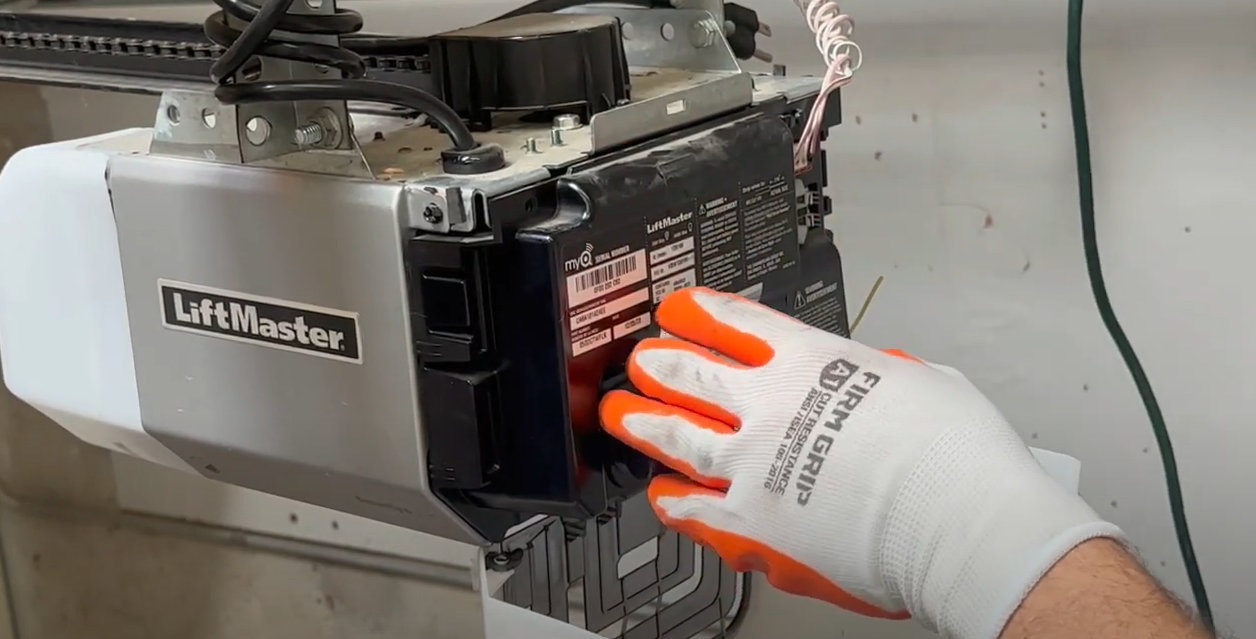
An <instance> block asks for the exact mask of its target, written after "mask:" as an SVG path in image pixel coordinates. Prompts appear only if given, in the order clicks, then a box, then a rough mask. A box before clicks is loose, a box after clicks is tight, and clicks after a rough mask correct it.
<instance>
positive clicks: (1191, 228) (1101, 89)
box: [50, 0, 1256, 639]
mask: <svg viewBox="0 0 1256 639" xmlns="http://www.w3.org/2000/svg"><path fill="white" fill-rule="evenodd" d="M471 4H472V3H470V2H467V3H465V4H463V3H455V2H454V1H453V0H442V6H440V7H437V6H435V4H432V3H426V2H425V3H424V4H423V5H422V9H420V8H419V6H420V5H419V3H418V2H417V1H416V0H391V1H385V0H373V1H372V2H369V3H363V4H362V5H360V6H361V8H363V9H364V11H365V12H366V13H367V17H368V27H372V26H373V27H374V29H376V30H388V31H392V32H402V31H405V32H410V33H425V32H427V31H429V30H433V29H438V28H444V27H446V26H454V25H456V24H458V23H462V22H470V21H473V20H476V19H479V18H483V17H488V16H490V15H493V14H494V13H497V12H498V11H500V9H501V8H503V7H511V6H515V5H517V4H518V3H515V2H509V3H507V2H501V1H499V0H494V1H493V2H478V3H475V7H474V8H472V7H470V6H468V5H471ZM745 4H748V5H751V6H754V7H756V8H759V9H760V10H762V11H764V12H765V20H766V21H768V22H770V23H771V24H772V25H773V27H775V32H776V37H775V38H773V41H772V42H771V44H770V45H765V48H767V49H769V50H770V51H772V52H773V53H774V54H776V55H777V58H778V61H779V62H785V63H786V64H788V65H789V66H790V68H791V70H792V71H795V72H798V71H803V70H812V71H814V70H816V67H815V65H814V58H815V56H814V54H813V52H812V50H811V49H809V48H808V47H807V46H806V42H805V40H804V35H805V34H803V33H802V32H801V31H800V28H801V26H800V20H799V18H798V17H797V16H796V14H795V13H794V12H793V10H792V8H791V6H790V3H788V2H786V1H785V0H775V1H773V2H766V1H765V0H757V1H749V0H747V1H746V2H745ZM1089 4H1090V11H1089V20H1088V38H1087V41H1086V52H1085V53H1086V74H1087V83H1088V85H1087V93H1088V96H1089V105H1090V110H1091V125H1092V130H1091V132H1092V138H1093V144H1094V153H1095V169H1096V175H1095V178H1096V182H1097V184H1096V186H1097V202H1098V207H1099V233H1100V236H1101V239H1100V241H1101V244H1102V250H1103V258H1104V264H1105V270H1106V272H1107V278H1108V282H1109V288H1110V290H1111V293H1112V297H1113V301H1114V303H1115V306H1116V308H1117V312H1118V314H1119V316H1120V317H1121V319H1122V321H1123V322H1124V324H1125V327H1126V329H1127V332H1128V333H1129V336H1130V338H1131V339H1132V341H1133V342H1134V344H1135V346H1136V347H1137V348H1138V350H1139V353H1140V354H1141V355H1142V358H1143V363H1144V364H1145V366H1146V368H1147V370H1148V373H1149V375H1150V377H1151V379H1152V382H1153V384H1154V385H1155V387H1156V389H1157V391H1158V394H1159V396H1160V400H1161V404H1162V406H1163V408H1164V411H1165V414H1166V416H1167V418H1168V420H1169V423H1170V427H1171V430H1172V433H1173V436H1174V443H1175V444H1176V446H1177V449H1178V459H1179V462H1180V466H1181V471H1182V475H1183V483H1184V485H1185V496H1186V501H1187V505H1188V510H1189V516H1190V520H1191V523H1192V531H1193V533H1194V535H1195V542H1196V548H1197V550H1198V554H1199V556H1200V559H1201V563H1202V568H1203V571H1204V576H1205V579H1206V581H1207V584H1208V585H1209V586H1210V590H1211V595H1212V600H1213V605H1214V609H1215V612H1216V614H1217V618H1218V620H1219V622H1220V623H1221V624H1222V626H1223V627H1226V628H1229V629H1231V630H1233V631H1234V632H1235V633H1236V634H1237V635H1248V636H1250V635H1256V609H1253V607H1252V606H1251V605H1250V603H1249V600H1250V590H1249V588H1248V584H1247V579H1246V578H1247V577H1248V575H1252V574H1256V555H1254V554H1253V553H1252V552H1249V551H1248V547H1247V544H1245V543H1244V542H1245V540H1247V539H1250V538H1251V537H1252V535H1253V534H1254V533H1256V516H1253V514H1252V509H1251V508H1248V507H1246V506H1247V502H1246V500H1245V498H1243V497H1242V495H1243V494H1244V490H1243V487H1244V485H1245V484H1250V483H1252V482H1253V480H1254V479H1256V475H1254V474H1253V473H1256V471H1253V470H1252V465H1251V462H1250V460H1251V455H1252V453H1250V452H1248V450H1249V449H1251V448H1252V447H1253V445H1256V441H1254V440H1256V435H1253V434H1251V433H1249V431H1247V428H1250V427H1252V425H1253V422H1256V410H1254V409H1253V408H1251V407H1250V406H1249V405H1248V404H1246V402H1245V400H1246V399H1247V397H1248V396H1249V395H1250V394H1251V391H1250V389H1251V388H1254V387H1256V372H1253V371H1252V370H1250V367H1249V366H1248V365H1247V362H1248V361H1249V360H1247V356H1248V355H1249V354H1252V352H1253V351H1256V340H1252V339H1250V338H1249V335H1248V331H1247V327H1249V326H1252V325H1254V324H1256V298H1254V297H1253V296H1252V295H1251V293H1249V288H1250V286H1249V275H1248V274H1249V273H1251V272H1253V270H1254V269H1256V254H1253V253H1252V252H1250V251H1249V250H1248V247H1247V244H1248V243H1249V242H1250V241H1251V240H1250V238H1256V215H1252V212H1253V211H1256V188H1253V186H1252V184H1253V180H1252V178H1251V177H1250V176H1252V175H1256V153H1253V152H1252V151H1251V149H1253V148H1256V119H1253V118H1252V117H1251V115H1250V114H1251V110H1252V107H1251V105H1252V104H1253V99H1254V98H1256V46H1254V45H1253V42H1254V41H1253V40H1252V38H1251V35H1250V28H1251V25H1253V24H1256V21H1253V19H1254V18H1256V4H1253V3H1250V2H1248V1H1247V0H1193V1H1192V2H1189V3H1186V2H1177V1H1173V0H1091V2H1090V3H1089ZM845 5H846V6H845V7H844V8H845V9H846V10H847V12H848V13H850V14H852V15H853V16H854V17H855V19H856V21H857V23H858V27H857V31H856V36H857V39H858V40H859V41H860V43H861V44H862V45H863V48H864V50H865V58H866V60H865V66H864V68H863V70H862V72H861V73H860V75H859V76H858V78H857V79H856V81H855V83H854V85H853V86H852V87H851V88H850V89H849V90H848V91H847V92H846V94H845V100H846V109H845V113H846V117H847V123H846V125H844V126H843V127H841V128H840V129H839V131H838V132H837V133H836V134H835V135H834V137H833V140H832V142H831V144H830V150H831V154H832V155H831V158H832V164H833V167H834V170H833V189H834V195H835V201H836V203H837V213H836V215H835V223H836V225H837V229H838V232H839V244H840V246H841V248H842V249H843V251H844V253H845V256H846V258H847V268H848V287H849V288H848V291H849V292H848V296H849V298H850V299H851V301H852V304H857V303H858V302H859V301H861V300H862V298H863V296H864V294H865V293H866V291H867V290H868V289H869V288H870V286H871V284H872V282H873V280H874V279H875V278H876V277H877V276H880V275H884V276H885V277H886V282H885V285H884V286H883V287H882V289H881V292H880V294H879V295H878V297H877V299H876V300H875V302H874V304H873V307H872V310H871V311H870V313H869V315H868V317H867V319H866V320H865V323H864V325H863V326H862V327H861V329H860V332H859V334H858V335H857V337H859V338H860V339H862V340H865V341H868V342H870V343H873V344H876V345H880V346H897V347H902V348H905V349H908V350H911V351H913V352H915V353H917V354H918V355H921V356H923V357H926V358H930V359H934V360H938V361H942V362H946V363H949V364H952V365H955V366H957V367H958V368H960V369H961V370H963V371H965V372H966V373H967V374H968V375H969V376H970V377H972V378H973V379H974V381H975V382H976V383H977V384H978V385H979V386H980V387H981V388H982V389H984V390H985V391H986V392H987V393H988V394H989V395H990V396H991V397H992V398H993V399H994V400H995V401H996V403H998V404H999V405H1000V406H1001V407H1003V409H1004V410H1005V412H1006V413H1007V414H1008V416H1009V417H1010V418H1011V420H1012V421H1013V422H1014V423H1015V424H1016V426H1017V428H1018V429H1019V430H1020V431H1021V433H1022V434H1023V436H1024V437H1025V438H1026V439H1027V440H1029V441H1030V442H1031V443H1032V444H1034V445H1037V446H1042V447H1045V448H1050V449H1055V450H1059V451H1061V452H1066V453H1069V454H1071V455H1074V456H1076V457H1078V458H1080V459H1082V460H1083V464H1084V465H1083V480H1082V492H1083V494H1084V495H1085V496H1086V497H1087V499H1088V500H1089V501H1090V502H1091V503H1092V505H1094V506H1095V507H1096V508H1097V509H1098V510H1099V511H1100V512H1101V513H1102V514H1104V515H1105V516H1106V517H1109V518H1110V519H1112V520H1113V521H1115V522H1117V523H1119V524H1120V525H1122V526H1124V527H1125V528H1126V530H1127V531H1128V532H1129V534H1130V535H1131V537H1132V538H1133V540H1134V543H1135V544H1137V545H1138V547H1139V548H1140V550H1141V552H1142V554H1143V556H1144V558H1145V559H1146V561H1147V562H1148V564H1149V565H1150V566H1151V568H1152V569H1153V570H1155V571H1156V572H1157V574H1159V575H1160V576H1161V577H1163V578H1164V579H1165V580H1166V581H1167V582H1168V583H1169V584H1170V585H1171V586H1172V587H1173V588H1175V589H1176V590H1178V592H1180V593H1183V594H1186V593H1187V590H1186V579H1185V575H1184V572H1183V570H1182V565H1181V561H1180V558H1179V555H1178V552H1177V548H1176V545H1175V541H1174V535H1173V529H1172V525H1171V520H1170V517H1169V510H1168V505H1167V500H1166V498H1165V490H1164V482H1163V478H1162V475H1161V466H1160V462H1159V458H1158V457H1157V455H1156V449H1155V443H1154V440H1153V438H1152V435H1151V431H1150V429H1149V427H1148V423H1147V420H1146V417H1145V415H1144V413H1143V412H1142V408H1141V405H1140V403H1139V400H1138V397H1137V395H1136V394H1135V392H1134V389H1133V386H1132V384H1131V383H1130V381H1129V378H1128V376H1127V374H1126V372H1125V370H1124V368H1123V366H1122V364H1121V362H1120V360H1119V358H1118V356H1117V354H1116V351H1115V350H1114V349H1113V348H1112V346H1111V344H1110V342H1109V340H1108V338H1107V336H1106V334H1105V332H1104V330H1103V327H1102V326H1101V324H1100V322H1099V319H1098V316H1097V315H1096V313H1095V310H1094V305H1093V302H1092V300H1091V297H1090V292H1089V289H1088V285H1087V282H1086V279H1085V272H1084V265H1083V259H1082V252H1081V238H1080V231H1079V225H1078V211H1077V200H1076V178H1075V175H1074V162H1073V155H1072V153H1073V150H1072V140H1071V136H1070V130H1069V116H1068V104H1067V89H1066V86H1065V77H1064V66H1063V63H1064V52H1063V45H1064V16H1065V0H1017V1H1016V2H1008V1H1007V0H948V1H946V2H939V1H938V0H851V1H850V2H848V3H845ZM454 6H460V7H461V9H459V10H460V11H462V12H463V13H462V15H463V16H465V17H459V16H458V14H455V13H453V8H452V7H454ZM180 13H182V14H183V15H184V16H186V17H196V16H199V15H202V13H203V12H202V10H200V9H193V10H192V11H191V12H190V14H189V12H188V11H187V10H186V9H180ZM1245 28H1246V31H1247V32H1245V30H1244V29H1245ZM53 94H56V95H60V96H61V97H60V98H58V99H57V100H56V101H54V102H53V117H54V128H56V129H57V132H58V134H59V136H60V135H61V134H63V133H64V134H69V133H71V132H72V131H73V132H75V133H77V132H80V131H82V130H83V128H84V127H88V128H90V130H98V128H99V126H100V125H101V124H102V123H104V122H106V121H109V120H116V122H117V125H119V126H120V125H122V124H131V123H137V122H138V123H143V122H145V121H148V120H149V119H150V114H149V113H147V112H144V111H143V109H142V108H141V109H139V110H136V109H135V107H134V104H135V103H134V102H129V101H126V100H119V101H116V102H108V101H103V100H102V101H97V100H98V99H97V98H92V100H93V101H92V103H91V104H90V105H89V104H88V103H87V102H80V101H82V100H84V98H81V97H78V96H81V95H82V94H74V96H73V97H72V96H70V95H69V94H67V93H65V92H53V93H50V95H53ZM97 104H115V105H116V106H115V108H114V110H113V111H112V112H108V113H105V112H102V111H101V110H100V108H98V107H96V106H92V105H97ZM125 105H130V106H125ZM756 599H757V603H756V605H755V611H754V612H753V614H752V617H751V619H750V621H749V623H748V625H747V626H746V628H745V631H744V634H743V636H745V637H749V638H752V639H759V638H764V637H769V636H773V633H777V632H779V629H780V628H783V627H788V628H790V629H791V631H792V632H793V633H795V634H796V636H798V637H801V638H803V639H811V638H813V637H814V638H815V639H831V638H832V637H834V636H852V637H854V636H859V637H868V638H870V639H890V638H892V637H906V636H914V635H915V634H916V633H913V632H911V630H910V626H909V625H903V624H882V623H879V622H869V621H865V620H859V619H855V618H853V617H851V616H849V615H844V614H841V613H838V612H836V611H832V610H829V609H827V608H825V607H823V606H820V605H816V604H813V603H811V602H804V601H801V600H796V599H792V598H787V597H783V596H781V595H779V594H777V593H771V594H768V591H767V590H766V589H765V588H760V589H759V590H758V591H757V596H756ZM786 624H787V625H786Z"/></svg>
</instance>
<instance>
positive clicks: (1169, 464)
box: [1068, 0, 1214, 632]
mask: <svg viewBox="0 0 1256 639" xmlns="http://www.w3.org/2000/svg"><path fill="white" fill-rule="evenodd" d="M1082 5H1083V0H1069V2H1068V87H1069V103H1070V105H1071V107H1072V112H1073V141H1074V145H1075V147H1076V152H1077V186H1078V197H1079V199H1080V205H1081V214H1082V243H1083V245H1084V247H1085V251H1086V273H1087V275H1088V277H1089V278H1090V288H1091V291H1092V292H1093V293H1094V296H1095V305H1096V306H1098V308H1099V315H1100V317H1102V318H1103V325H1104V326H1105V327H1107V329H1108V334H1109V335H1111V336H1112V341H1113V343H1114V344H1116V348H1117V350H1118V351H1120V353H1121V359H1123V360H1124V361H1125V366H1126V368H1128V369H1129V373H1130V377H1131V378H1133V380H1134V385H1135V386H1136V387H1137V388H1138V395H1139V397H1141V398H1142V400H1143V406H1144V407H1145V408H1146V409H1147V418H1148V419H1149V420H1150V421H1151V428H1152V430H1153V431H1154V432H1155V434H1156V445H1157V446H1158V447H1159V449H1160V459H1161V461H1162V462H1163V463H1164V479H1165V484H1167V486H1168V491H1169V510H1170V511H1171V512H1172V513H1173V528H1174V530H1175V531H1176V533H1177V540H1178V548H1179V549H1180V550H1181V552H1182V562H1183V563H1184V564H1186V576H1187V578H1188V579H1190V582H1191V593H1192V594H1193V595H1194V597H1195V607H1196V608H1198V609H1199V616H1200V620H1201V621H1202V622H1203V623H1204V625H1205V626H1206V627H1207V628H1208V630H1209V631H1210V632H1212V631H1214V626H1213V621H1212V607H1211V606H1210V605H1209V604H1208V593H1207V591H1205V590H1204V578H1203V576H1202V575H1201V574H1200V572H1199V563H1198V562H1197V561H1196V559H1195V547H1194V546H1193V545H1192V544H1191V532H1190V527H1189V526H1188V525H1187V521H1186V507H1185V505H1184V504H1183V503H1182V485H1181V482H1180V481H1179V479H1178V470H1177V461H1176V460H1175V459H1174V456H1173V442H1172V441H1171V440H1170V439H1169V429H1168V427H1167V426H1166V425H1165V421H1164V415H1163V414H1161V412H1160V405H1159V403H1158V402H1157V401H1156V394H1155V393H1154V392H1153V391H1152V390H1151V382H1150V381H1148V379H1147V374H1146V373H1145V372H1144V371H1143V366H1142V364H1140V363H1139V361H1138V355H1137V354H1135V352H1134V347H1133V346H1131V345H1130V341H1129V339H1127V338H1126V337H1125V331H1124V330H1123V329H1122V328H1121V324H1120V322H1118V321H1117V319H1116V312H1115V311H1114V310H1113V309H1112V301H1111V300H1109V299H1108V290H1107V285H1106V284H1105V283H1104V280H1103V270H1102V269H1101V268H1100V264H1099V240H1098V239H1097V237H1096V235H1095V192H1094V191H1095V189H1094V181H1093V177H1092V175H1091V167H1090V130H1089V126H1087V124H1086V96H1085V92H1084V91H1083V85H1082V13H1083V8H1082Z"/></svg>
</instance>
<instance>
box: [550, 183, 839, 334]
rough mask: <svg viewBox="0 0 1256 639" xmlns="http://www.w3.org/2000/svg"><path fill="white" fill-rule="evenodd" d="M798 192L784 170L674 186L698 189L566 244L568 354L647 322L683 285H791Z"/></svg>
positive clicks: (796, 255)
mask: <svg viewBox="0 0 1256 639" xmlns="http://www.w3.org/2000/svg"><path fill="white" fill-rule="evenodd" d="M773 165H774V166H782V167H785V168H786V169H787V168H788V167H789V164H788V163H787V162H777V163H773ZM760 170H761V169H756V171H760ZM795 189H796V187H795V184H794V180H793V175H792V172H790V171H788V170H783V171H782V172H781V173H779V174H776V175H770V176H767V177H763V176H762V173H760V177H757V178H755V179H752V180H739V179H737V177H736V176H732V178H731V179H728V180H726V181H722V180H721V181H714V182H713V183H712V182H711V181H700V180H697V181H695V182H692V183H689V184H688V186H686V184H683V183H682V184H678V185H677V188H676V189H675V191H674V192H675V193H677V194H679V193H683V192H697V193H702V192H705V195H702V196H699V197H695V198H693V199H690V200H688V201H687V202H686V201H684V200H679V201H675V202H673V203H672V204H671V206H670V208H668V209H666V210H658V211H648V212H646V214H645V216H644V220H643V221H642V220H641V218H636V219H637V220H638V221H636V222H631V223H628V224H624V225H619V226H611V227H607V228H605V229H599V230H598V232H597V233H596V234H591V235H590V236H589V237H590V239H589V240H588V243H585V244H583V245H574V246H573V245H568V246H566V247H564V249H563V256H562V257H563V269H564V274H565V277H566V280H565V281H566V287H567V317H566V319H567V322H568V330H569V333H568V335H569V345H570V348H571V355H572V357H579V356H580V355H582V354H584V353H588V352H590V351H592V350H594V349H597V348H599V347H601V346H604V345H606V344H609V343H611V342H613V341H615V340H618V339H621V338H624V337H627V336H630V335H632V334H634V333H637V332H639V331H641V330H643V329H645V328H648V327H650V326H651V325H652V324H653V316H652V312H653V311H654V309H656V308H657V307H658V305H659V303H660V302H662V301H663V298H665V297H667V296H668V295H671V294H672V293H675V292H676V291H679V290H682V289H686V288H692V287H694V286H706V287H710V288H712V289H715V290H720V291H727V292H730V293H739V292H740V293H743V294H747V295H748V296H749V297H751V298H752V299H760V298H761V297H762V296H763V294H764V292H765V290H767V291H773V294H774V295H787V294H788V293H789V291H792V290H794V288H795V287H797V286H798V284H799V283H798V282H797V281H795V278H796V277H797V270H798V265H799V259H800V249H799V246H798V219H797V207H796V204H795ZM630 219H631V218H630ZM629 224H631V225H632V226H630V225H629ZM581 241H584V240H581ZM603 242H605V244H603ZM817 303H818V302H817Z"/></svg>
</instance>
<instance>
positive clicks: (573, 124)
mask: <svg viewBox="0 0 1256 639" xmlns="http://www.w3.org/2000/svg"><path fill="white" fill-rule="evenodd" d="M554 128H555V129H560V130H563V131H570V130H572V129H578V128H580V116H578V115H576V114H574V113H564V114H562V115H559V116H555V117H554Z"/></svg>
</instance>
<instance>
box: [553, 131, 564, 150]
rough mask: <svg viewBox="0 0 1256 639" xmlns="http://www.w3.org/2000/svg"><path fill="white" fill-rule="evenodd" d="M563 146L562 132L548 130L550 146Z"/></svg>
mask: <svg viewBox="0 0 1256 639" xmlns="http://www.w3.org/2000/svg"><path fill="white" fill-rule="evenodd" d="M563 144H566V143H565V142H563V130H562V129H550V146H562V145H563Z"/></svg>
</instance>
